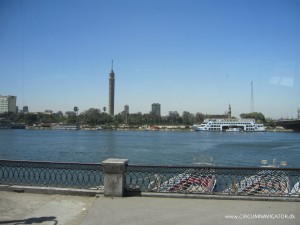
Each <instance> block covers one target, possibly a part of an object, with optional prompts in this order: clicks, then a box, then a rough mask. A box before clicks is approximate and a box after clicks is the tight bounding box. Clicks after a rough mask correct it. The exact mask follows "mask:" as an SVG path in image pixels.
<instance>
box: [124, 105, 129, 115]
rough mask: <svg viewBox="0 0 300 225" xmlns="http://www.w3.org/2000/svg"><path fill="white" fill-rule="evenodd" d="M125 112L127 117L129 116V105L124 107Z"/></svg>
mask: <svg viewBox="0 0 300 225" xmlns="http://www.w3.org/2000/svg"><path fill="white" fill-rule="evenodd" d="M124 112H125V113H126V115H128V114H129V105H125V106H124Z"/></svg>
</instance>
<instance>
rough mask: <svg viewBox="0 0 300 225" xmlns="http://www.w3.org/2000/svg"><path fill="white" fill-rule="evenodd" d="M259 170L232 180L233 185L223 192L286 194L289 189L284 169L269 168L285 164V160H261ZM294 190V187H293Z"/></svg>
mask: <svg viewBox="0 0 300 225" xmlns="http://www.w3.org/2000/svg"><path fill="white" fill-rule="evenodd" d="M261 164H262V165H261V167H262V168H266V170H261V171H260V172H258V173H257V174H255V175H252V176H249V177H245V178H244V180H241V181H239V182H237V181H234V183H233V185H232V186H231V187H230V188H228V189H226V190H225V191H224V193H236V194H238V195H273V196H288V195H289V190H290V184H289V177H288V176H287V175H286V173H285V172H284V171H281V170H269V169H272V168H279V167H280V166H286V165H287V162H281V163H280V165H276V160H275V159H274V160H273V163H272V164H268V161H267V160H262V161H261ZM295 190H296V188H295Z"/></svg>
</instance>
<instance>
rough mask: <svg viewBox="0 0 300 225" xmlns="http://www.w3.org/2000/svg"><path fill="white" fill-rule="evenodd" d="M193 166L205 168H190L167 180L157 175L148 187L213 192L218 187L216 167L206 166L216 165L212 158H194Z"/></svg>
mask: <svg viewBox="0 0 300 225" xmlns="http://www.w3.org/2000/svg"><path fill="white" fill-rule="evenodd" d="M206 159H209V160H206ZM193 166H197V167H198V166H201V167H204V168H205V169H204V170H201V169H200V170H199V169H198V168H197V167H196V168H195V169H194V168H190V169H187V170H186V171H185V172H184V173H181V174H178V175H176V176H174V177H172V178H170V179H167V180H166V181H164V179H163V177H162V176H160V175H156V176H155V179H154V180H153V181H152V182H150V184H149V186H148V189H149V190H151V191H158V192H179V193H182V192H184V193H186V192H188V193H212V192H213V191H214V189H215V187H216V182H217V180H216V177H215V175H214V171H213V170H214V169H209V168H206V167H211V166H214V165H213V163H212V158H210V157H209V158H208V157H197V158H194V160H193Z"/></svg>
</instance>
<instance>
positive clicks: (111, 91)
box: [108, 61, 115, 116]
mask: <svg viewBox="0 0 300 225" xmlns="http://www.w3.org/2000/svg"><path fill="white" fill-rule="evenodd" d="M114 106H115V73H114V70H113V61H112V63H111V71H110V73H109V98H108V112H109V115H111V116H113V115H114Z"/></svg>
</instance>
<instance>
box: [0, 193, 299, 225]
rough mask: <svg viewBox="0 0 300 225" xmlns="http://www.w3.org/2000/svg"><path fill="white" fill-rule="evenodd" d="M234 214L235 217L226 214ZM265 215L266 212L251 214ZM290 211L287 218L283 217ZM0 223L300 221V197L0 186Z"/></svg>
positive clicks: (115, 224) (193, 224) (80, 224)
mask: <svg viewBox="0 0 300 225" xmlns="http://www.w3.org/2000/svg"><path fill="white" fill-rule="evenodd" d="M226 216H236V217H238V219H234V218H231V219H230V218H227V219H226V218H225V217H226ZM257 216H266V217H269V218H260V219H254V218H253V217H257ZM284 217H289V218H290V219H289V218H284ZM0 224H42V225H102V224H105V225H119V224H122V225H127V224H128V225H129V224H130V225H135V224H136V225H150V224H155V225H160V224H163V225H165V224H172V225H173V224H178V225H179V224H189V225H199V224H208V225H209V224H213V225H218V224H222V225H223V224H264V225H269V224H270V225H271V224H272V225H276V224H285V225H289V224H295V225H296V224H297V225H298V224H300V204H299V202H275V201H243V200H210V199H182V198H180V199H179V198H156V197H126V198H108V197H104V196H103V195H100V196H99V197H82V196H70V195H69V196H66V195H45V194H31V193H15V192H6V191H0Z"/></svg>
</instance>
